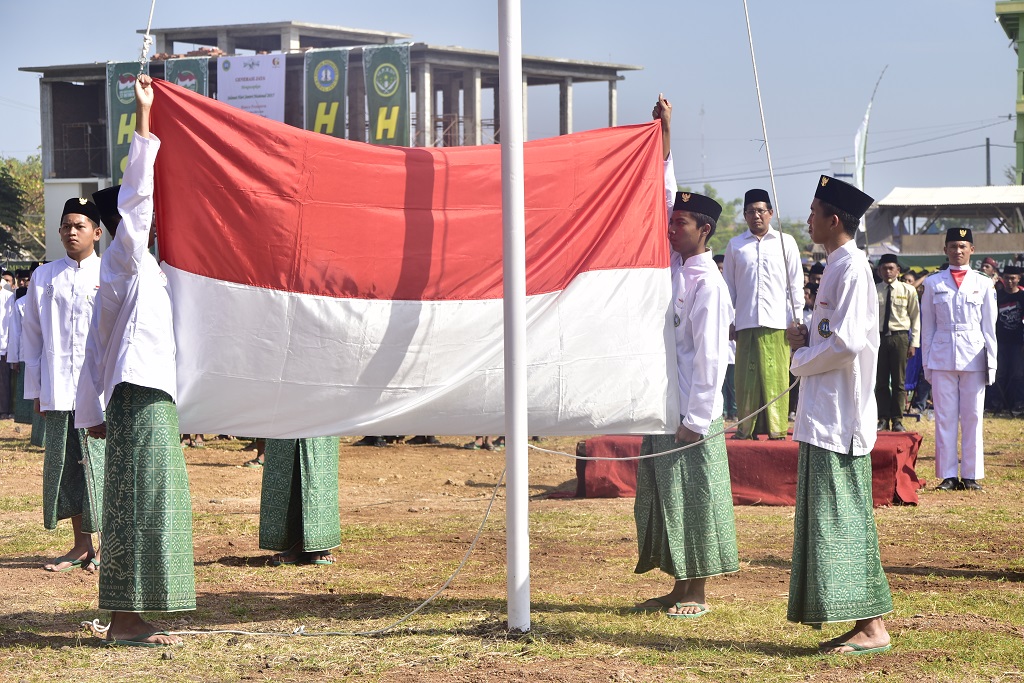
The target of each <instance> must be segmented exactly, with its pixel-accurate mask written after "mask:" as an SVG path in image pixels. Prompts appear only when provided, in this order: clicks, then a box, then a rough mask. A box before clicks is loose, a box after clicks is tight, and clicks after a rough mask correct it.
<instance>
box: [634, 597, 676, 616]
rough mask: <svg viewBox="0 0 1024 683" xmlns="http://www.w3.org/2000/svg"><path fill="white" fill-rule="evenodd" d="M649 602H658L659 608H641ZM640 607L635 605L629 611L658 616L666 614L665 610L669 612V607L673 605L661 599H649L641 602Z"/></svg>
mask: <svg viewBox="0 0 1024 683" xmlns="http://www.w3.org/2000/svg"><path fill="white" fill-rule="evenodd" d="M647 602H656V603H658V605H659V607H641V606H640V605H643V604H644V603H647ZM640 605H635V606H634V607H633V608H632V609H630V610H629V611H630V612H633V613H634V614H656V613H657V612H664V611H665V610H667V609H668V608H669V607H671V606H672V603H671V602H665V601H664V600H662V599H661V598H648V599H647V600H644V601H643V602H641V603H640Z"/></svg>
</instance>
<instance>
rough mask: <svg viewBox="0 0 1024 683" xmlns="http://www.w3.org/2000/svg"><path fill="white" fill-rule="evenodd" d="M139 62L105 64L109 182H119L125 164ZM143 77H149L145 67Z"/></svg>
mask: <svg viewBox="0 0 1024 683" xmlns="http://www.w3.org/2000/svg"><path fill="white" fill-rule="evenodd" d="M138 73H139V62H138V61H137V60H136V61H134V62H107V149H108V150H110V179H111V180H112V181H113V184H114V185H118V184H120V182H121V176H123V175H124V167H125V165H126V164H127V163H128V147H129V146H131V144H132V133H134V132H135V76H136V74H138ZM145 73H149V64H146V68H145Z"/></svg>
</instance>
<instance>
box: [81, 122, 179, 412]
mask: <svg viewBox="0 0 1024 683" xmlns="http://www.w3.org/2000/svg"><path fill="white" fill-rule="evenodd" d="M159 149H160V140H159V139H158V138H157V137H156V136H155V135H152V134H151V135H150V137H149V138H143V137H140V136H139V135H138V134H136V135H135V136H134V137H133V138H132V144H131V147H130V148H129V150H128V165H127V166H126V167H125V172H124V177H123V178H122V179H121V190H120V192H119V193H118V197H117V210H118V212H119V213H120V214H121V225H120V226H119V227H118V228H117V233H116V234H115V235H114V240H113V242H111V244H110V246H109V247H108V248H107V250H106V252H105V253H104V255H103V266H102V268H101V269H100V291H99V298H98V302H99V303H97V309H96V316H95V319H94V321H93V326H92V330H91V331H90V333H89V347H88V350H87V353H86V356H87V358H86V364H85V367H84V369H83V372H82V382H81V384H80V385H79V394H78V403H79V409H78V410H77V411H76V413H75V424H76V426H77V427H92V426H95V425H98V424H100V423H101V422H103V409H104V407H105V406H106V404H107V402H108V401H110V397H111V395H112V394H113V393H114V387H116V386H117V385H118V384H120V383H121V382H130V383H132V384H136V385H139V386H143V387H149V388H152V389H159V390H161V391H165V392H167V394H169V395H170V397H171V399H172V400H175V399H176V398H177V382H176V377H177V374H176V371H175V363H174V325H173V322H172V319H171V297H170V291H169V290H168V287H167V277H166V276H165V275H164V273H163V271H162V270H161V269H160V264H158V263H157V261H156V259H155V258H154V257H153V255H152V254H150V253H149V248H148V247H149V227H150V225H152V222H153V164H154V163H155V162H156V155H157V152H158V151H159Z"/></svg>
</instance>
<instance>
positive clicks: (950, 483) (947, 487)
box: [935, 477, 960, 491]
mask: <svg viewBox="0 0 1024 683" xmlns="http://www.w3.org/2000/svg"><path fill="white" fill-rule="evenodd" d="M958 488H960V480H959V479H957V478H956V477H946V478H945V479H943V480H942V483H941V484H939V485H938V486H936V487H935V490H936V491H953V490H955V489H958Z"/></svg>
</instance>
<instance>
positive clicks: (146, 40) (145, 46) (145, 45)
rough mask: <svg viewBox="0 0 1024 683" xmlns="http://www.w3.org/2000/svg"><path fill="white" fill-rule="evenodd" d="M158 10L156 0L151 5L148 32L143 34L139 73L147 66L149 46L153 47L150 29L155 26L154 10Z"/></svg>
mask: <svg viewBox="0 0 1024 683" xmlns="http://www.w3.org/2000/svg"><path fill="white" fill-rule="evenodd" d="M154 10H156V0H153V2H152V3H151V4H150V5H149V22H148V23H147V24H146V33H145V35H143V36H142V51H141V52H140V53H139V75H140V76H141V75H142V70H143V69H145V68H146V62H148V61H149V48H151V47H153V36H152V35H150V33H149V31H150V29H152V28H153V11H154Z"/></svg>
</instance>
